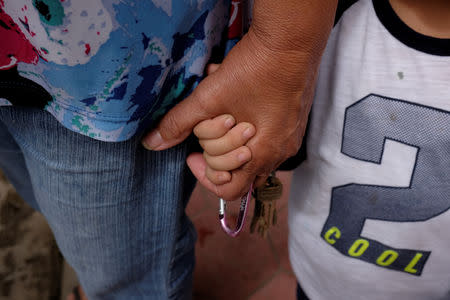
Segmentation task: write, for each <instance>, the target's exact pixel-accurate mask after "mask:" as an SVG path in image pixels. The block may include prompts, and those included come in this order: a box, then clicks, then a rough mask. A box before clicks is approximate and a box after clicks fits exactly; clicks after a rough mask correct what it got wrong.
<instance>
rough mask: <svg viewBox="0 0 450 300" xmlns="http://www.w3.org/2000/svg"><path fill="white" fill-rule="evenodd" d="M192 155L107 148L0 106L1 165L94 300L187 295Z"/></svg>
mask: <svg viewBox="0 0 450 300" xmlns="http://www.w3.org/2000/svg"><path fill="white" fill-rule="evenodd" d="M188 148H189V142H185V143H183V144H182V145H180V146H177V147H175V148H173V149H169V150H167V151H163V152H153V151H148V150H145V149H144V148H143V147H142V146H141V144H140V138H139V137H136V138H133V139H131V140H129V141H126V142H121V143H107V142H101V141H97V140H94V139H91V138H88V137H85V136H82V135H80V134H77V133H74V132H72V131H70V130H68V129H66V128H64V127H63V126H61V125H60V124H59V123H58V122H57V121H56V120H55V119H54V118H53V117H52V116H51V115H50V114H49V113H47V112H44V111H41V110H37V109H30V108H18V107H1V108H0V168H1V169H2V170H4V172H5V173H6V175H7V177H8V178H9V179H10V181H11V182H12V183H13V185H14V186H15V187H16V189H17V191H18V192H19V194H20V195H21V196H22V197H23V198H24V199H25V200H26V201H27V202H28V203H29V204H30V205H31V206H33V207H34V208H36V209H37V210H39V211H40V212H41V213H42V214H43V215H44V216H45V217H46V219H47V221H48V223H49V225H50V227H51V228H52V230H53V233H54V235H55V238H56V241H57V243H58V245H59V248H60V249H61V252H62V253H63V255H64V257H65V258H66V259H67V261H68V262H69V264H70V265H72V267H73V268H74V269H75V271H76V272H77V275H78V277H79V279H80V282H81V285H82V286H83V288H84V289H85V291H86V293H87V295H88V297H89V299H90V300H97V299H108V300H114V299H126V300H134V299H190V298H191V292H192V271H193V268H194V245H195V239H196V234H195V229H194V227H193V225H192V223H191V222H190V220H189V219H188V218H187V216H186V215H185V212H184V211H185V206H186V204H187V202H188V199H189V196H190V194H191V192H192V189H193V187H194V184H195V179H194V177H193V176H192V175H191V173H190V172H189V171H188V169H187V166H186V163H185V157H186V154H187V151H188Z"/></svg>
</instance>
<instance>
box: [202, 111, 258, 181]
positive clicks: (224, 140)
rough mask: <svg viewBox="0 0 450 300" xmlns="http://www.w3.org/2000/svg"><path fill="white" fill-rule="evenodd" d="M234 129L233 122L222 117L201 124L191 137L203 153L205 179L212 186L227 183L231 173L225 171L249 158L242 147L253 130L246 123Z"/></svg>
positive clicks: (248, 149) (251, 126)
mask: <svg viewBox="0 0 450 300" xmlns="http://www.w3.org/2000/svg"><path fill="white" fill-rule="evenodd" d="M234 125H235V120H234V118H233V117H232V116H231V115H226V114H225V115H221V116H218V117H216V118H214V119H210V120H205V121H202V122H200V123H199V124H198V125H197V126H196V127H195V128H194V134H195V135H196V136H197V137H198V139H199V142H200V145H201V146H202V148H203V150H205V151H204V152H203V157H204V159H205V161H206V168H205V176H206V178H207V179H209V180H210V181H211V182H212V183H213V184H215V185H221V184H224V183H227V182H229V181H230V180H231V173H230V172H228V171H232V170H235V169H237V168H240V167H241V166H242V165H244V164H245V163H246V162H248V161H250V159H251V156H252V154H251V151H250V148H248V147H247V146H245V144H246V143H247V142H248V140H249V139H250V138H251V137H253V136H254V135H255V133H256V129H255V127H254V126H253V125H252V124H250V123H246V122H241V123H238V124H237V125H236V126H234Z"/></svg>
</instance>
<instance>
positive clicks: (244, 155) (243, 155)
mask: <svg viewBox="0 0 450 300" xmlns="http://www.w3.org/2000/svg"><path fill="white" fill-rule="evenodd" d="M248 159H249V155H248V153H247V152H243V153H239V155H238V160H239V161H240V162H246V161H247V160H248Z"/></svg>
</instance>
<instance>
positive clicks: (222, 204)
mask: <svg viewBox="0 0 450 300" xmlns="http://www.w3.org/2000/svg"><path fill="white" fill-rule="evenodd" d="M252 192H253V184H252V185H250V189H249V191H248V193H247V194H245V195H244V196H242V198H241V205H240V206H239V215H238V219H237V222H236V229H234V230H233V229H230V228H229V227H228V225H227V221H226V219H227V214H226V210H227V203H226V201H225V200H223V198H220V199H219V219H220V224H221V225H222V228H223V230H224V231H225V232H226V233H227V234H228V235H229V236H231V237H236V236H237V235H238V234H239V232H241V230H242V228H243V227H244V223H245V217H246V216H247V208H248V203H249V202H250V198H251V197H252Z"/></svg>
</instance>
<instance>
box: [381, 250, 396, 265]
mask: <svg viewBox="0 0 450 300" xmlns="http://www.w3.org/2000/svg"><path fill="white" fill-rule="evenodd" d="M397 257H398V253H397V252H396V251H394V250H386V251H384V252H383V253H381V255H380V256H379V257H378V259H377V264H378V265H380V266H383V267H386V266H389V265H390V264H392V263H393V262H394V261H395V260H396V259H397Z"/></svg>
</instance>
